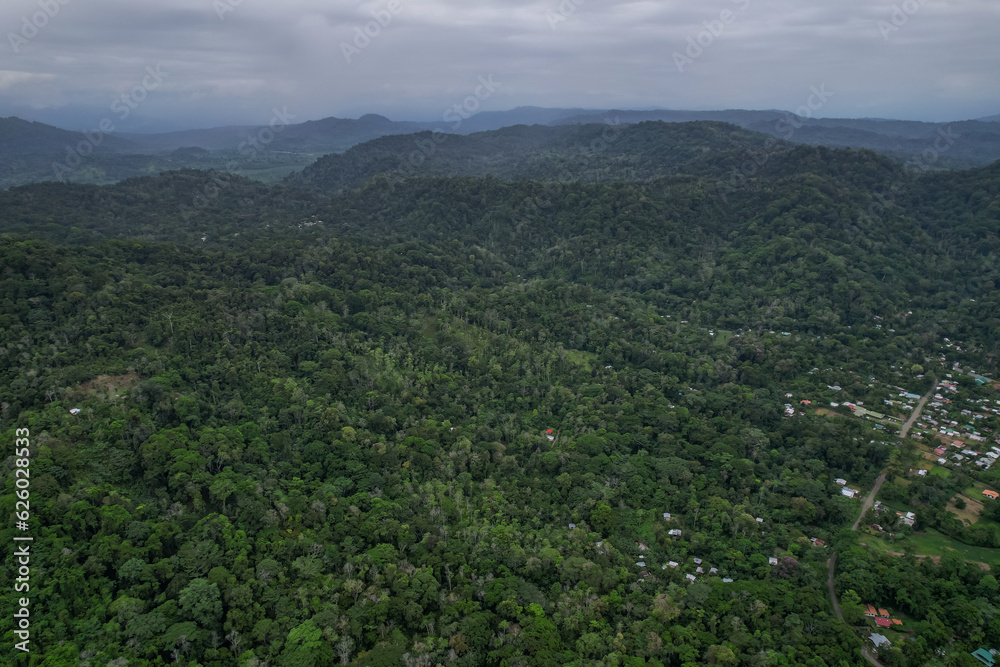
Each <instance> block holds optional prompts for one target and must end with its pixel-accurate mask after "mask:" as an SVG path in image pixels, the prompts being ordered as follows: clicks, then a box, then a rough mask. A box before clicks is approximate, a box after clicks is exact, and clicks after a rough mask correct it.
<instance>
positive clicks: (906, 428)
mask: <svg viewBox="0 0 1000 667" xmlns="http://www.w3.org/2000/svg"><path fill="white" fill-rule="evenodd" d="M937 388H938V385H937V383H936V382H935V383H934V386H933V387H931V388H930V390H929V391H928V392H927V393H926V394H924V396H923V398H921V399H920V401H918V402H917V407H916V408H914V409H913V414H911V415H910V418H909V419H907V420H906V423H904V424H903V428H902V429H900V431H899V437H900V438H905V437H906V435H907V434H908V433H909V432H910V427H912V426H913V425H914V424H915V423H917V420H918V419H920V413H921V411H923V409H924V406H925V405H926V404H927V401H929V400H930V398H931V396H933V395H934V392H935V391H937ZM884 482H885V471H884V470H883V471H882V474H881V475H879V476H878V479H876V480H875V486H873V487H872V490H871V493H869V494H868V497H867V498H865V502H864V503H863V504H862V505H861V514H859V515H858V519H857V521H855V522H854V525H853V526H851V530H857V529H858V527H859V526H860V525H861V520H862V519H864V518H865V514H867V513H868V510H869V509H870V508H871V506H872V503H874V502H875V496H876V495H878V491H879V489H881V488H882V484H883V483H884ZM826 566H827V578H826V587H827V588H828V589H830V602H832V603H833V612H834V613H835V614H836V615H837V618H839V619H840V620H844V614H843V612H841V611H840V603H839V602H838V601H837V593H836V592H835V591H834V588H833V571H834V569H836V567H837V552H836V551H835V552H833V554H832V555H831V556H830V560H828V561H827V563H826ZM861 655H862V657H864V659H865V660H867V661H868V662H870V663H872V664H873V665H876V667H881V664H880V663H879V661H878V660H876V659H875V658H874V657H873V656H872V655H870V654H869V652H868V651H867V650H866V649H862V650H861Z"/></svg>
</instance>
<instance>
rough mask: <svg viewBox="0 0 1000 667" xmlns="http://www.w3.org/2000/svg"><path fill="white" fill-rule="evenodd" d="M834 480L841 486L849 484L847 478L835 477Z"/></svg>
mask: <svg viewBox="0 0 1000 667" xmlns="http://www.w3.org/2000/svg"><path fill="white" fill-rule="evenodd" d="M833 481H834V482H836V483H837V484H839V485H841V486H847V480H846V479H841V478H839V477H838V478H837V479H835V480H833Z"/></svg>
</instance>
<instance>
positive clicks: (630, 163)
mask: <svg viewBox="0 0 1000 667" xmlns="http://www.w3.org/2000/svg"><path fill="white" fill-rule="evenodd" d="M373 122H378V121H373ZM608 131H611V132H612V134H611V135H608V134H605V133H606V132H608ZM424 140H426V141H431V142H433V137H432V136H431V135H430V133H418V134H411V135H405V136H393V137H385V138H381V139H377V140H375V141H372V142H369V143H367V144H363V145H360V146H357V147H355V148H352V149H350V150H348V151H346V152H345V153H344V154H342V155H331V156H327V157H325V158H323V159H322V160H320V161H319V162H317V164H316V165H315V166H314V167H311V168H309V169H307V170H305V171H304V172H303V173H302V174H301V175H297V176H296V177H293V178H290V179H289V180H288V183H286V184H281V185H264V184H262V183H260V182H257V181H254V180H250V179H247V178H244V177H241V176H236V175H231V174H225V173H219V172H212V171H200V170H192V169H184V170H178V171H170V172H167V173H164V174H160V175H155V176H152V175H151V176H144V177H141V178H134V179H128V180H124V181H122V182H119V183H116V184H113V185H105V186H97V185H90V184H68V183H41V184H32V185H25V186H22V187H15V188H10V189H8V190H5V191H0V267H2V269H0V380H2V383H3V385H4V387H5V388H6V389H5V394H4V398H3V403H2V405H0V418H2V420H3V421H2V422H0V431H2V432H3V435H4V437H7V438H8V440H9V441H10V442H15V438H16V437H22V436H24V437H26V438H27V439H28V443H27V446H26V447H25V449H28V450H29V451H28V455H27V456H25V455H24V454H16V455H12V457H11V458H10V459H9V463H8V467H9V469H11V470H13V469H14V468H15V467H26V465H30V473H31V474H30V480H31V481H30V489H31V505H30V517H29V519H28V520H27V521H28V523H29V524H30V532H31V534H32V535H33V536H34V542H33V543H32V549H33V551H32V568H35V569H33V573H37V572H44V573H46V576H45V577H37V579H34V578H33V579H32V585H33V586H34V587H36V588H33V593H34V594H35V595H36V596H37V597H36V598H35V599H34V600H35V601H34V602H33V605H34V606H33V608H32V614H33V619H34V620H33V621H32V623H33V625H32V630H33V633H34V634H33V638H34V641H36V642H37V645H36V647H37V649H38V650H37V652H36V654H35V655H34V657H35V658H36V659H37V660H39V661H44V662H45V663H46V664H79V663H80V662H81V661H86V662H88V663H89V664H92V665H106V664H113V665H122V664H124V663H123V662H122V661H123V660H127V661H128V664H129V665H130V666H132V667H135V666H145V665H158V664H164V663H169V662H184V661H187V662H189V663H191V664H200V665H206V667H208V666H211V667H224V666H225V667H229V666H231V665H234V664H238V665H247V666H248V667H249V666H251V665H253V666H260V665H263V664H271V665H276V666H280V667H321V666H326V665H332V664H349V665H354V666H356V667H362V666H364V667H368V666H372V667H374V666H385V667H390V666H392V667H395V666H397V665H401V664H403V665H420V664H426V665H436V664H454V665H468V666H473V665H490V666H497V667H500V666H502V665H518V664H523V665H538V666H546V667H547V666H549V665H579V666H580V667H597V665H610V664H618V665H644V666H645V665H648V666H650V667H667V666H669V667H688V666H689V665H701V664H710V665H758V664H775V665H809V666H815V667H822V666H823V665H852V666H854V665H866V664H868V663H867V662H866V661H865V659H864V658H863V657H862V653H861V651H862V647H863V645H864V642H865V640H866V638H867V636H868V635H869V634H870V633H871V631H872V628H871V627H869V626H870V625H871V621H869V620H868V619H866V618H865V616H864V608H863V606H862V603H867V602H873V603H876V604H879V605H881V606H886V607H891V608H892V609H893V614H895V615H898V616H901V617H903V618H904V619H905V626H904V629H903V632H901V633H898V634H893V637H894V638H897V637H899V638H900V639H899V641H898V642H897V644H898V646H897V648H894V649H893V651H892V653H891V656H890V657H891V658H892V659H893V660H894V661H895V663H894V664H899V665H905V666H910V665H913V666H916V665H928V664H932V665H937V664H940V665H944V664H946V662H954V664H961V662H960V661H961V660H962V659H963V658H964V657H965V656H966V655H967V654H968V652H969V651H971V650H973V649H974V648H976V647H978V646H979V645H980V644H981V643H982V642H984V641H992V640H993V638H994V637H997V631H998V629H1000V626H997V623H996V619H997V618H998V617H997V615H996V612H997V610H996V606H995V604H994V602H993V600H994V599H995V596H996V594H997V592H998V589H997V583H996V578H995V572H996V568H997V567H1000V528H998V526H1000V524H998V523H997V522H1000V511H994V510H993V508H983V509H982V511H981V514H979V515H978V517H977V518H978V523H977V524H976V525H975V526H967V525H965V524H963V523H962V522H961V521H959V520H957V519H956V518H955V515H954V514H952V513H951V512H950V511H949V510H948V506H949V502H950V499H951V498H952V497H955V496H956V494H958V493H963V492H967V491H966V490H967V489H970V488H973V487H975V488H979V487H986V486H991V488H995V486H996V483H997V482H998V481H1000V475H998V471H997V470H995V469H993V470H991V469H979V468H976V467H974V466H972V465H965V466H954V465H953V466H950V467H949V468H948V469H944V468H941V470H942V471H943V472H942V473H941V474H940V475H938V474H934V475H927V476H926V477H918V476H915V475H914V476H911V477H908V476H907V475H908V473H907V471H908V470H909V469H910V468H912V467H914V466H916V465H917V464H918V463H920V462H923V461H924V456H923V451H924V450H923V449H921V447H922V446H923V443H919V442H917V441H915V440H913V439H912V438H906V439H899V438H897V437H896V436H895V435H894V433H893V431H894V428H895V427H896V426H898V424H899V423H900V417H901V416H905V414H904V408H903V407H902V406H901V405H898V404H899V403H900V401H899V396H900V391H901V390H906V392H907V393H911V394H913V395H923V394H925V393H926V392H927V391H928V390H929V389H931V388H932V387H936V386H937V385H936V382H937V381H938V380H945V379H946V378H947V379H948V381H949V382H950V383H952V384H954V385H955V387H956V391H958V392H961V393H959V394H955V396H954V398H955V406H970V407H972V408H974V410H975V411H976V413H977V414H979V416H980V419H978V420H977V421H975V422H973V421H972V417H971V416H970V417H969V422H970V423H974V425H975V428H976V429H978V431H977V433H979V432H981V433H984V434H988V435H989V437H990V440H991V441H992V440H993V439H995V438H996V436H997V435H998V434H1000V414H998V413H996V412H990V411H989V410H988V409H986V407H980V406H987V407H988V406H989V405H990V404H989V403H988V402H987V401H990V400H995V399H996V398H1000V395H998V394H997V393H996V391H995V390H994V389H993V387H992V385H990V384H977V383H976V382H975V381H974V380H973V379H972V378H971V377H969V376H967V375H965V374H964V373H963V372H960V371H959V370H957V369H958V368H959V367H961V368H975V369H976V371H977V372H978V373H981V374H984V375H990V376H992V377H997V376H998V375H1000V343H998V341H1000V317H998V314H1000V293H998V292H997V290H996V289H995V285H996V284H997V283H998V282H1000V266H998V264H997V263H996V262H995V261H994V260H995V257H996V255H997V253H998V252H1000V202H998V200H997V193H998V192H1000V163H997V164H993V165H991V166H988V167H982V168H976V169H969V170H962V171H950V172H928V173H914V172H913V171H912V170H908V169H906V168H904V167H903V166H902V165H900V164H899V163H897V162H894V161H893V160H890V159H888V158H886V157H884V156H882V155H879V154H877V153H874V152H871V151H867V150H848V149H829V148H823V147H812V146H802V145H796V144H790V143H785V142H775V141H773V140H772V139H771V138H769V137H767V136H765V135H761V134H756V133H753V132H749V131H746V130H743V129H740V128H738V127H735V126H733V125H730V124H726V123H719V122H697V123H689V124H667V123H660V122H648V123H638V124H633V125H627V126H622V127H620V128H614V127H612V128H610V130H609V126H607V125H582V126H578V125H566V126H559V127H544V126H532V127H529V126H518V127H512V128H506V129H504V130H499V131H491V132H485V133H474V134H472V135H469V136H449V137H447V139H446V140H445V141H444V142H441V143H435V144H434V145H435V146H436V148H435V151H434V153H433V154H431V155H430V156H428V157H426V158H425V162H424V164H422V165H421V167H420V169H416V170H407V169H405V168H404V169H401V166H402V165H406V164H407V161H408V159H409V155H410V154H411V153H412V152H413V151H414V150H420V148H419V145H423V144H418V143H417V142H421V141H424ZM599 140H600V141H603V144H601V143H596V142H598V141H599ZM414 146H417V148H416V149H415V148H414ZM191 157H193V158H197V157H199V154H197V152H191ZM946 374H947V375H946ZM942 391H945V390H944V389H942ZM951 395H952V394H950V393H949V396H951ZM973 400H975V401H981V403H977V404H976V405H973V404H972V403H971V401H973ZM848 401H850V402H852V404H855V403H856V404H857V405H866V406H868V407H869V408H872V410H873V411H874V409H875V408H878V409H881V410H884V411H885V412H886V415H884V416H883V417H884V418H883V419H881V420H878V421H877V422H876V421H872V420H866V419H863V418H861V417H859V416H857V415H855V414H853V413H852V411H849V410H848V409H847V407H846V404H847V402H848ZM883 406H885V407H883ZM962 409H965V411H966V412H969V413H970V415H971V412H972V411H971V410H969V409H968V408H962ZM957 411H958V408H957V407H956V412H957ZM875 414H879V413H875ZM956 417H957V415H956ZM941 418H942V419H944V417H941ZM962 419H964V417H962ZM894 420H895V421H894ZM956 421H957V419H956ZM15 429H24V430H23V431H18V432H16V433H15ZM922 430H924V431H925V432H926V434H927V438H930V437H931V436H932V433H933V431H931V430H930V429H924V428H922ZM970 432H971V431H970ZM25 433H26V435H25ZM970 442H971V440H970ZM23 444H25V443H19V446H21V445H23ZM987 444H989V443H987ZM977 446H978V445H977ZM984 448H985V445H984ZM15 456H16V457H15ZM19 459H26V460H28V461H29V463H28V464H21V463H18V462H17V461H18V460H19ZM994 467H995V468H996V466H994ZM881 474H885V475H887V477H888V480H889V481H888V482H887V483H886V487H885V488H886V489H887V492H886V495H885V496H883V498H884V499H885V500H886V502H892V503H893V504H894V507H895V506H898V507H900V508H913V509H915V510H916V512H917V513H919V516H920V519H919V523H918V524H917V525H916V526H915V527H911V526H905V525H903V524H900V525H899V526H897V527H894V528H892V530H893V531H894V534H895V536H896V537H890V536H888V535H885V536H883V535H881V533H879V534H878V535H874V536H873V535H866V536H864V537H865V539H868V540H869V541H870V542H871V543H872V544H875V542H876V540H879V541H882V540H885V541H886V542H885V543H886V547H885V548H883V549H878V548H876V547H874V546H871V547H864V546H862V545H861V544H860V540H861V539H862V535H861V534H859V533H855V532H852V531H850V530H849V527H850V526H851V525H852V523H853V522H854V521H855V519H856V518H857V515H858V514H859V513H860V503H859V502H858V501H857V500H850V499H848V498H847V497H845V496H844V495H843V494H842V492H841V485H840V484H838V482H837V481H836V480H838V479H841V480H844V481H848V480H849V482H850V484H851V485H853V486H855V487H857V488H859V489H864V490H866V491H865V492H866V493H867V489H870V488H871V487H872V485H873V484H874V483H875V481H876V479H878V478H879V477H880V475H881ZM7 479H8V482H7V491H6V493H5V497H4V502H5V503H6V505H7V506H9V508H10V510H9V511H14V502H15V495H14V491H15V487H14V484H15V482H14V481H13V480H14V476H13V475H8V476H7ZM908 511H909V510H908ZM866 516H867V515H866ZM872 516H874V515H872ZM889 520H893V521H895V518H894V517H887V518H885V519H880V521H883V522H886V523H887V522H888V521H889ZM874 522H875V519H874V518H872V517H867V521H866V525H868V524H871V523H874ZM888 525H889V524H888V523H887V526H888ZM931 530H933V531H934V536H935V540H937V541H938V542H937V544H938V546H937V548H938V549H939V550H940V553H942V554H943V556H942V557H941V558H939V559H938V561H939V562H935V561H934V560H932V559H929V558H927V559H923V560H921V561H919V562H918V561H917V560H916V559H914V558H911V557H905V558H900V557H896V556H894V555H892V552H893V550H894V549H904V548H905V547H904V546H900V545H901V544H909V543H910V542H902V541H901V540H911V539H912V540H913V541H914V542H916V540H918V539H923V538H924V535H925V531H931ZM4 531H5V532H4V537H5V538H6V539H8V540H10V539H12V537H13V536H14V526H8V527H6V528H4ZM891 540H896V541H891ZM880 543H881V542H880ZM949 545H952V546H949ZM960 545H964V546H962V548H963V550H965V551H963V552H961V553H967V550H968V549H975V554H976V557H977V560H982V562H983V563H984V564H985V565H986V567H987V568H992V569H989V570H988V569H984V568H983V567H982V566H981V565H980V564H978V562H977V563H967V562H965V561H964V558H965V557H964V556H961V555H959V554H960V552H958V551H957V550H955V549H956V547H957V546H960ZM948 549H952V550H951V551H948ZM834 550H835V551H836V552H837V554H838V556H839V560H838V566H837V569H836V571H835V572H834V578H833V580H832V581H833V585H834V587H835V589H836V590H837V591H838V594H839V596H840V603H841V604H840V606H841V612H842V614H843V619H841V618H838V615H837V613H835V611H834V609H833V607H832V606H831V604H830V599H829V596H828V590H827V587H826V582H827V573H828V569H827V568H828V565H827V562H828V559H829V557H830V554H831V551H834ZM921 553H926V552H921ZM4 567H5V568H6V570H5V572H7V573H8V574H9V575H11V576H13V574H14V571H13V569H12V568H13V566H12V565H11V564H10V561H9V560H8V561H6V562H5V564H4ZM13 605H14V600H13V597H12V596H6V597H4V598H3V599H2V603H0V610H2V612H3V613H5V614H13V610H14V606H13ZM906 636H912V637H913V638H914V641H906V640H903V639H902V637H906ZM997 638H1000V637H997ZM899 646H901V647H902V648H899Z"/></svg>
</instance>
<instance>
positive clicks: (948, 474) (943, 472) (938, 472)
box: [927, 466, 951, 479]
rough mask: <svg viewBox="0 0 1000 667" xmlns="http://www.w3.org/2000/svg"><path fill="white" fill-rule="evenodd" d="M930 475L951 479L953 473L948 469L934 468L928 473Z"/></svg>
mask: <svg viewBox="0 0 1000 667" xmlns="http://www.w3.org/2000/svg"><path fill="white" fill-rule="evenodd" d="M927 474H928V475H937V476H938V477H944V478H946V479H947V478H948V477H951V471H950V470H948V469H947V468H942V467H941V466H934V467H933V468H931V471H930V472H929V473H927Z"/></svg>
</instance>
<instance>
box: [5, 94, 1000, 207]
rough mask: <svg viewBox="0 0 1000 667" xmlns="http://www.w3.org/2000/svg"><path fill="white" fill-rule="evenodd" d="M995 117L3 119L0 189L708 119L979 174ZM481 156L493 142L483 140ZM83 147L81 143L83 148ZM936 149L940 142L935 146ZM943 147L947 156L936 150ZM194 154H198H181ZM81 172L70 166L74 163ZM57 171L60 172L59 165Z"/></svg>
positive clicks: (273, 169) (267, 175)
mask: <svg viewBox="0 0 1000 667" xmlns="http://www.w3.org/2000/svg"><path fill="white" fill-rule="evenodd" d="M997 119H1000V116H990V117H986V118H981V119H978V120H964V121H956V122H953V123H925V122H919V121H899V120H887V119H835V118H806V117H802V116H797V115H794V114H792V113H790V112H786V111H778V110H768V111H748V110H720V111H674V110H615V109H608V110H586V109H558V108H555V109H550V108H541V107H519V108H516V109H512V110H510V111H503V112H483V113H478V114H475V115H470V114H468V113H465V112H464V111H462V110H461V109H457V110H451V111H450V112H449V113H448V114H445V119H443V120H442V121H441V122H414V121H392V120H389V119H388V118H385V117H384V116H379V115H376V114H367V115H364V116H361V117H360V118H357V119H345V118H332V117H331V118H324V119H320V120H312V121H304V122H296V119H295V118H294V116H293V115H291V114H289V113H288V112H287V111H284V110H279V109H275V110H274V118H273V119H272V123H271V124H270V127H267V126H264V127H260V126H226V127H217V128H209V129H194V130H186V131H181V132H168V133H160V134H134V133H132V134H128V133H122V134H113V133H112V134H107V133H103V132H99V131H96V129H95V131H93V132H89V133H79V132H70V131H67V130H61V129H59V128H56V127H52V126H50V125H45V124H42V123H37V122H36V123H31V122H28V121H24V120H22V119H19V118H15V117H11V118H5V119H0V186H2V187H10V186H14V185H21V184H24V183H30V182H37V181H44V180H68V181H73V182H89V183H110V182H115V181H118V180H121V179H123V178H129V177H132V176H139V175H144V174H150V173H160V172H162V171H168V170H171V169H178V168H184V167H193V168H211V169H217V170H223V171H230V172H234V173H241V174H243V175H248V176H251V177H254V178H257V179H259V180H263V181H267V182H275V181H277V180H280V179H281V178H284V177H286V176H288V175H289V174H290V173H293V172H295V171H298V170H299V169H302V168H303V167H305V166H306V165H308V164H311V163H312V162H313V161H315V160H316V159H317V158H319V157H320V156H322V155H326V154H330V153H343V152H345V151H347V150H348V149H350V148H351V147H353V146H356V145H358V144H362V143H365V142H367V141H371V140H373V139H379V138H382V137H387V136H394V135H403V134H411V133H416V132H421V131H435V132H443V133H447V134H460V135H470V134H475V133H480V132H490V131H496V130H500V129H502V128H507V127H512V126H516V125H527V126H533V125H543V126H550V127H556V126H565V125H581V124H590V123H603V124H613V125H617V124H620V125H629V124H635V123H640V122H645V121H663V122H671V123H676V122H690V121H698V120H710V121H717V122H722V123H729V124H732V125H735V126H738V127H740V128H743V129H746V130H751V131H754V132H760V133H763V134H769V135H771V136H774V137H777V138H779V139H782V140H787V141H790V142H794V143H804V144H810V145H822V146H831V147H847V148H868V149H872V150H876V151H879V152H882V153H884V154H886V155H888V156H890V157H893V158H895V159H898V160H901V161H905V160H908V159H912V158H913V157H914V156H920V155H921V154H924V153H925V152H926V151H929V150H930V149H933V148H934V147H935V142H937V148H936V149H935V150H934V155H933V164H927V165H925V166H926V167H928V168H935V169H936V168H963V167H970V166H981V165H985V164H989V163H990V162H992V161H994V160H997V159H1000V122H997ZM482 141H484V142H485V143H483V144H480V145H481V146H482V147H485V145H486V144H488V143H489V142H490V141H495V140H494V139H489V138H485V137H484V138H483V139H482ZM81 142H82V143H81ZM942 142H944V143H943V144H942ZM942 147H943V148H944V149H943V150H942ZM190 148H198V149H202V151H208V152H207V153H206V152H201V151H181V152H177V151H178V149H190ZM77 158H80V159H79V160H78V162H79V164H77V165H76V166H74V163H76V162H77ZM56 165H61V167H60V166H56Z"/></svg>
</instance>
